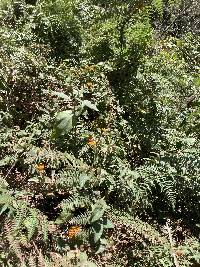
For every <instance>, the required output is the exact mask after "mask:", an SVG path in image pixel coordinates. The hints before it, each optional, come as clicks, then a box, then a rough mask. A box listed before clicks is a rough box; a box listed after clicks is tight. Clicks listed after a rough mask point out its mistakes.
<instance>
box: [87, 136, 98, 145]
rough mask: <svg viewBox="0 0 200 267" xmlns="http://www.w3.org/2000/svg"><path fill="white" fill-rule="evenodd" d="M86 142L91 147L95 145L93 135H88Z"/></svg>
mask: <svg viewBox="0 0 200 267" xmlns="http://www.w3.org/2000/svg"><path fill="white" fill-rule="evenodd" d="M87 144H88V145H89V146H91V147H96V141H95V140H94V138H93V137H90V138H89V139H88V141H87Z"/></svg>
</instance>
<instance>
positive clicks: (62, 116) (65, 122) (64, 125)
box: [54, 110, 74, 135]
mask: <svg viewBox="0 0 200 267" xmlns="http://www.w3.org/2000/svg"><path fill="white" fill-rule="evenodd" d="M73 126H74V119H73V113H72V111H71V110H65V111H62V112H60V113H58V115H57V117H56V122H55V126H54V131H55V134H56V135H57V134H65V133H67V132H69V131H70V130H71V129H72V128H73Z"/></svg>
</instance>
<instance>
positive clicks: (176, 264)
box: [166, 222, 180, 267]
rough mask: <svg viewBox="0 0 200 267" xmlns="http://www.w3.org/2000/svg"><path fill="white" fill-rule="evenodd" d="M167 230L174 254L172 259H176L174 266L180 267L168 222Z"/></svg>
mask: <svg viewBox="0 0 200 267" xmlns="http://www.w3.org/2000/svg"><path fill="white" fill-rule="evenodd" d="M166 229H167V232H168V235H169V242H170V245H171V254H172V257H173V259H174V265H175V267H180V265H179V262H178V259H177V257H176V253H175V251H174V242H173V239H172V232H171V228H170V226H169V224H168V222H166Z"/></svg>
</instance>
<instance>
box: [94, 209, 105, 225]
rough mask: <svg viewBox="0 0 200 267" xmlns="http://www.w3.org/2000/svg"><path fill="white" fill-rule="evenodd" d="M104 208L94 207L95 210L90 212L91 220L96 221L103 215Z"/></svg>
mask: <svg viewBox="0 0 200 267" xmlns="http://www.w3.org/2000/svg"><path fill="white" fill-rule="evenodd" d="M104 212H105V210H104V209H103V208H101V207H100V208H95V210H94V211H93V212H92V218H91V222H92V223H93V222H96V221H98V220H99V219H100V218H101V217H102V216H103V215H104Z"/></svg>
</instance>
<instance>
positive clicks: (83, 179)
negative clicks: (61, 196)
mask: <svg viewBox="0 0 200 267" xmlns="http://www.w3.org/2000/svg"><path fill="white" fill-rule="evenodd" d="M88 180H90V176H89V175H87V174H81V175H80V178H79V185H80V187H81V188H82V187H84V185H85V183H86V182H87V181H88Z"/></svg>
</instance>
